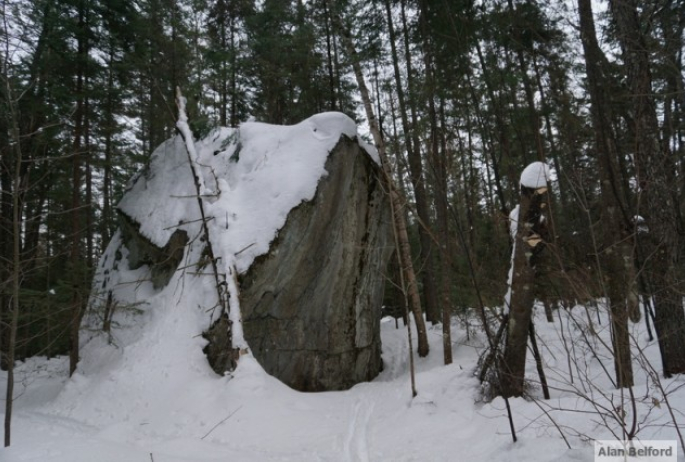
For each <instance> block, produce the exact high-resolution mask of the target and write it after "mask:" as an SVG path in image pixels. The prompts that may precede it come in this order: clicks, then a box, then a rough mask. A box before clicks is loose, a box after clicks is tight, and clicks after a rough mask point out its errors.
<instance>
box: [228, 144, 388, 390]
mask: <svg viewBox="0 0 685 462" xmlns="http://www.w3.org/2000/svg"><path fill="white" fill-rule="evenodd" d="M326 170H327V171H328V172H329V174H328V176H327V177H325V178H323V179H322V180H321V181H320V183H319V185H318V188H317V191H316V196H315V197H314V200H312V201H311V202H305V203H303V204H302V205H300V206H299V207H297V208H295V209H294V210H292V211H291V212H290V215H289V216H288V219H287V221H286V224H285V226H284V227H283V229H282V230H281V231H280V232H279V234H278V238H277V239H276V241H274V242H272V245H271V250H270V251H269V253H268V254H266V255H264V256H262V257H260V258H258V259H257V260H256V261H255V262H254V263H253V264H252V266H251V267H250V269H249V270H248V271H247V273H245V274H244V275H243V276H242V277H241V278H240V281H241V297H240V298H241V309H242V314H243V326H244V329H245V338H246V340H247V342H248V344H249V345H250V348H251V350H252V352H253V354H254V355H255V357H256V358H257V360H258V361H259V362H260V363H261V364H262V366H263V367H264V369H266V371H267V372H269V373H270V374H272V375H274V376H275V377H278V378H279V379H280V380H282V381H283V382H285V383H286V384H288V385H290V386H291V387H293V388H295V389H298V390H306V391H320V390H339V389H345V388H349V387H351V386H352V385H354V384H356V383H359V382H363V381H368V380H371V379H372V378H373V377H375V376H376V375H377V374H378V372H380V370H381V356H380V355H381V339H380V336H379V335H380V318H381V312H380V310H381V304H382V299H383V286H384V271H385V266H386V263H387V261H388V257H389V255H390V252H391V249H392V244H391V228H390V223H391V222H390V213H389V211H390V207H389V203H388V199H387V195H386V194H385V193H384V192H383V188H382V186H381V185H382V183H381V181H380V178H379V177H380V175H381V171H380V169H379V167H378V165H376V164H375V163H374V162H373V161H372V160H371V159H370V157H369V156H368V155H367V154H366V153H365V152H364V151H363V150H362V149H361V148H360V146H359V144H358V143H356V142H354V141H352V140H350V139H348V138H346V137H343V138H342V139H341V140H340V142H339V143H338V145H337V146H336V148H335V149H334V150H333V151H332V152H331V154H330V155H329V158H328V161H327V162H326Z"/></svg>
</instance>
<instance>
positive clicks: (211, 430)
mask: <svg viewBox="0 0 685 462" xmlns="http://www.w3.org/2000/svg"><path fill="white" fill-rule="evenodd" d="M242 407H243V405H242V404H241V405H240V406H238V408H237V409H236V410H235V411H233V412H231V413H230V414H228V417H226V418H225V419H224V420H222V421H221V422H219V423H218V424H216V425H214V426H213V427H212V428H211V429H210V430H209V431H208V432H207V433H206V434H205V436H203V437H202V438H200V439H201V440H203V439H205V438H207V437H208V436H209V434H210V433H212V432H213V431H214V430H215V429H216V427H218V426H219V425H221V424H222V423H224V422H226V421H227V420H228V419H230V418H231V417H233V414H235V413H236V412H238V411H239V410H240V408H242Z"/></svg>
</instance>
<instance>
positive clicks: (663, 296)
mask: <svg viewBox="0 0 685 462" xmlns="http://www.w3.org/2000/svg"><path fill="white" fill-rule="evenodd" d="M611 11H612V15H613V17H614V20H615V21H616V26H617V30H618V38H619V41H620V43H621V47H622V49H623V60H624V66H625V69H626V73H627V77H628V84H629V86H630V93H631V98H632V101H631V108H632V117H633V123H634V127H633V129H634V137H635V138H634V151H635V159H636V169H637V180H638V185H639V187H640V203H641V204H642V205H644V207H643V208H642V209H641V210H639V214H640V215H642V216H643V217H644V218H645V219H646V223H647V226H648V228H649V231H648V233H647V234H646V236H644V237H643V238H641V239H640V245H641V246H644V251H643V254H644V255H649V256H651V260H650V261H648V262H647V265H648V266H647V268H648V271H647V272H648V274H649V275H650V276H651V286H652V288H653V290H654V302H655V322H654V325H655V328H656V331H657V336H658V338H659V346H660V348H661V353H662V363H663V371H664V375H665V376H666V377H670V376H671V375H672V374H681V373H685V312H684V311H683V303H682V293H683V283H682V281H681V280H680V277H679V274H678V273H679V267H680V261H681V253H682V250H681V240H680V232H681V230H682V223H680V222H679V221H680V220H679V219H678V217H679V213H678V211H679V203H678V202H679V201H678V197H677V187H676V182H675V177H674V175H675V173H674V172H675V163H674V159H673V158H672V157H671V156H670V155H669V150H668V149H665V148H664V146H662V145H661V143H660V140H659V138H658V134H659V123H658V120H657V116H656V106H655V101H654V96H653V91H652V74H651V65H650V45H649V43H648V40H647V37H646V34H645V33H644V29H645V27H646V26H645V25H644V24H643V20H642V18H641V17H640V15H639V12H638V2H637V0H620V1H616V0H613V1H612V2H611Z"/></svg>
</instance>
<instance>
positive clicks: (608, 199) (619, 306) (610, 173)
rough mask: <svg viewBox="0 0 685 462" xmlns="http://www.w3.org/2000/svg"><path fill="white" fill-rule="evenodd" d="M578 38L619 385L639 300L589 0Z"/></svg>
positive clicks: (628, 377) (627, 380) (584, 1)
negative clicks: (598, 191) (593, 149)
mask: <svg viewBox="0 0 685 462" xmlns="http://www.w3.org/2000/svg"><path fill="white" fill-rule="evenodd" d="M578 14H579V16H580V29H581V32H580V33H581V40H582V43H583V50H584V53H585V63H586V70H587V79H588V89H589V93H590V99H591V107H590V112H591V114H592V122H593V125H594V131H595V146H596V149H597V155H598V161H599V176H600V188H601V193H602V206H603V217H604V219H603V220H602V235H601V239H602V251H601V253H600V255H601V257H600V262H601V264H602V268H601V271H602V283H603V285H604V289H605V290H604V291H605V295H606V299H607V302H608V304H609V307H610V313H611V330H612V346H613V351H614V368H615V371H616V384H617V386H618V387H619V388H621V387H629V386H632V385H633V370H632V363H631V358H630V336H629V332H628V317H629V316H630V317H631V318H632V319H633V320H634V321H637V320H639V315H640V311H639V303H638V293H637V286H636V281H637V278H636V274H635V265H634V260H635V256H634V252H633V248H634V240H633V236H632V233H631V232H630V227H631V226H630V225H631V224H630V223H629V222H628V221H627V220H626V218H627V212H626V211H627V204H626V203H625V195H624V192H623V191H622V187H621V181H620V180H618V178H619V177H620V175H621V172H620V169H619V167H618V147H617V145H616V138H615V133H614V130H613V127H612V123H611V115H610V106H609V101H608V100H607V94H606V92H605V91H604V89H603V88H605V85H604V80H605V77H604V69H603V68H602V67H601V63H603V62H605V61H606V59H605V57H604V54H603V52H602V50H601V48H600V47H599V44H598V42H597V37H596V33H595V26H594V19H593V15H592V4H591V1H590V0H578Z"/></svg>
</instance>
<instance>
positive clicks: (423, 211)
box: [385, 0, 440, 324]
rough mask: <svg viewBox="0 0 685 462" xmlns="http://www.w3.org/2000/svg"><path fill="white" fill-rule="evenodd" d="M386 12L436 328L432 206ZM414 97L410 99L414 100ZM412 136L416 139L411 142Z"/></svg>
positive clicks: (428, 302) (431, 318)
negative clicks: (411, 125)
mask: <svg viewBox="0 0 685 462" xmlns="http://www.w3.org/2000/svg"><path fill="white" fill-rule="evenodd" d="M385 9H386V15H387V21H388V31H389V34H390V47H391V52H392V64H393V70H394V74H395V86H396V87H397V99H398V102H399V109H400V119H401V120H402V130H403V132H404V138H405V145H406V146H407V157H408V160H409V174H410V175H409V176H410V179H411V183H412V187H413V189H414V198H415V199H416V213H417V215H418V217H419V220H420V222H421V223H419V242H420V244H421V249H420V250H421V251H420V252H419V261H420V262H421V264H422V265H423V268H424V269H423V272H422V277H421V279H422V282H423V295H424V301H425V307H426V318H427V319H428V320H429V321H430V322H432V323H433V324H435V323H437V322H438V321H440V310H439V307H438V304H437V296H436V292H437V291H436V287H435V269H434V263H433V262H434V259H433V242H432V239H431V236H430V234H429V231H428V229H426V228H427V227H428V228H430V224H431V218H430V206H429V202H428V197H427V194H426V187H425V178H424V174H423V165H422V161H421V147H420V146H419V145H418V136H416V133H415V130H413V128H412V127H410V125H409V117H408V115H407V102H406V99H405V94H404V88H403V86H402V78H401V74H400V66H399V59H398V53H397V47H396V45H395V41H396V34H395V27H394V24H393V20H392V11H391V9H390V1H389V0H386V1H385ZM408 72H411V65H410V64H409V65H408ZM411 96H412V95H410V97H411ZM412 132H414V138H413V139H412V136H411V134H412Z"/></svg>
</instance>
